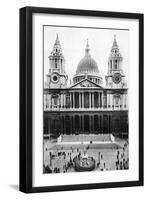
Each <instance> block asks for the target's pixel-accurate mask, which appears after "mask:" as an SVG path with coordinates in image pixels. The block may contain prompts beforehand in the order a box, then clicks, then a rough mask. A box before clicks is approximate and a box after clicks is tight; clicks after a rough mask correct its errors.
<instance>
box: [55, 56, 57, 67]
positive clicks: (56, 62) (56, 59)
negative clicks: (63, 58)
mask: <svg viewBox="0 0 147 200" xmlns="http://www.w3.org/2000/svg"><path fill="white" fill-rule="evenodd" d="M55 68H57V59H56V58H55Z"/></svg>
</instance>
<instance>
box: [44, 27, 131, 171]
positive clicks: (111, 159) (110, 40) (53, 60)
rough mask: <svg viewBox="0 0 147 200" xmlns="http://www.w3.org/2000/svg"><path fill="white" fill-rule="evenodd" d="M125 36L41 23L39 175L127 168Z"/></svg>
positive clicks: (123, 31)
mask: <svg viewBox="0 0 147 200" xmlns="http://www.w3.org/2000/svg"><path fill="white" fill-rule="evenodd" d="M129 39H130V35H129V29H117V28H116V29H114V28H112V29H111V28H101V27H88V28H87V27H78V26H75V27H74V26H57V25H56V26H54V25H44V26H43V72H44V73H43V76H44V77H43V80H44V83H43V137H42V138H43V141H42V142H43V163H42V169H43V174H49V173H71V172H72V173H76V172H91V173H92V172H97V173H103V171H115V170H129V101H128V99H129Z"/></svg>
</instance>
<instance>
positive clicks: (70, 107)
mask: <svg viewBox="0 0 147 200" xmlns="http://www.w3.org/2000/svg"><path fill="white" fill-rule="evenodd" d="M70 108H72V93H71V92H70Z"/></svg>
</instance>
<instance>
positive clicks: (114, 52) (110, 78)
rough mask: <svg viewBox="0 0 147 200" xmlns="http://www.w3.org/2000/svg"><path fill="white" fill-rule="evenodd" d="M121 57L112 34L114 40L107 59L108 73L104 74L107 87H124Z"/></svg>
mask: <svg viewBox="0 0 147 200" xmlns="http://www.w3.org/2000/svg"><path fill="white" fill-rule="evenodd" d="M122 60H123V57H122V55H121V53H120V51H119V47H118V44H117V41H116V35H114V41H113V45H112V48H111V52H110V56H109V59H108V73H107V75H106V76H105V79H106V87H107V88H124V87H126V83H125V75H124V73H123V70H122Z"/></svg>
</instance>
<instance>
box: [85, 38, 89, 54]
mask: <svg viewBox="0 0 147 200" xmlns="http://www.w3.org/2000/svg"><path fill="white" fill-rule="evenodd" d="M89 52H90V46H89V42H88V38H87V44H86V48H85V53H86V54H89Z"/></svg>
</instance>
